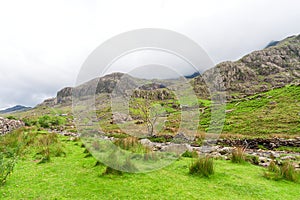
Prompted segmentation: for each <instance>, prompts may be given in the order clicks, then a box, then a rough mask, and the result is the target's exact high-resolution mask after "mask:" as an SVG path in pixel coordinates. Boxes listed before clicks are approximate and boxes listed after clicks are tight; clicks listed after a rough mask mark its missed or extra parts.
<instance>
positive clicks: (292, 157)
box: [280, 155, 295, 160]
mask: <svg viewBox="0 0 300 200" xmlns="http://www.w3.org/2000/svg"><path fill="white" fill-rule="evenodd" d="M280 159H281V160H295V157H294V156H290V155H287V156H284V157H281V158H280Z"/></svg>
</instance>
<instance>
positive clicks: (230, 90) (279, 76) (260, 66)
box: [192, 35, 300, 99]
mask: <svg viewBox="0 0 300 200" xmlns="http://www.w3.org/2000/svg"><path fill="white" fill-rule="evenodd" d="M216 72H217V73H216ZM205 80H209V82H210V83H211V84H212V85H213V86H214V87H215V88H219V89H224V90H226V92H227V97H228V99H232V98H242V97H245V96H249V95H253V94H257V93H260V92H265V91H269V90H272V89H274V88H281V87H283V86H285V85H288V84H299V82H300V35H298V36H292V37H288V38H286V39H284V40H282V41H280V42H278V43H277V44H276V45H275V46H270V47H268V48H265V49H263V50H259V51H254V52H252V53H250V54H248V55H246V56H244V57H242V58H241V59H239V60H238V61H235V62H231V61H227V62H222V63H220V64H218V65H217V66H215V67H214V68H212V69H209V70H207V71H206V72H204V73H203V74H202V75H201V76H198V77H196V78H194V80H193V82H192V84H193V86H194V89H195V91H196V93H197V94H198V95H199V96H207V95H208V91H207V87H204V86H205Z"/></svg>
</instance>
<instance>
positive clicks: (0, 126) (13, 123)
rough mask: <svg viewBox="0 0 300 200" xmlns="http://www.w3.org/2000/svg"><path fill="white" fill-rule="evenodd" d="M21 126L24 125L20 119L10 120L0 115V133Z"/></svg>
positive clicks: (2, 133)
mask: <svg viewBox="0 0 300 200" xmlns="http://www.w3.org/2000/svg"><path fill="white" fill-rule="evenodd" d="M22 126H25V124H24V122H22V121H20V120H10V119H5V118H2V117H0V135H4V134H6V133H8V132H10V131H13V130H15V129H17V128H20V127H22Z"/></svg>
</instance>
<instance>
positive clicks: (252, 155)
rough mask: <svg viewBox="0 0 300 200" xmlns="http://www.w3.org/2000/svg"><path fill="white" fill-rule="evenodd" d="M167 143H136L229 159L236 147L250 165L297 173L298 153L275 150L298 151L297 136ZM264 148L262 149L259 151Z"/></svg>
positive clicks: (178, 139) (179, 138) (299, 166)
mask: <svg viewBox="0 0 300 200" xmlns="http://www.w3.org/2000/svg"><path fill="white" fill-rule="evenodd" d="M60 134H62V135H65V136H70V137H71V138H74V137H79V135H78V134H76V133H68V132H61V133H60ZM169 137H170V136H168V139H171V140H172V141H171V142H152V141H151V140H149V139H141V140H140V142H141V143H142V144H143V145H144V146H147V147H148V148H151V149H152V150H153V151H162V152H164V151H173V152H174V151H175V152H176V151H177V152H181V153H182V152H184V151H190V152H193V151H195V152H197V154H198V155H199V156H200V155H209V156H211V157H213V158H216V159H224V160H229V159H230V158H231V156H232V152H233V151H234V150H235V149H236V148H242V149H243V150H244V154H245V157H246V158H248V159H252V160H253V162H252V163H253V164H256V165H259V166H263V167H267V166H269V164H270V162H271V161H272V160H273V161H274V162H275V163H277V164H279V165H280V164H281V163H283V162H285V161H291V162H292V163H293V165H294V166H295V168H296V169H297V170H300V152H292V151H278V150H276V148H279V147H292V148H294V150H297V149H299V150H300V137H296V138H294V139H284V138H270V139H262V138H256V139H243V140H241V139H217V140H204V141H203V142H202V145H198V144H196V143H195V142H194V141H190V140H189V138H187V137H185V136H184V134H177V135H176V136H174V137H172V138H169ZM100 138H101V139H104V140H110V141H114V140H116V139H117V138H113V137H109V136H105V135H102V134H100V135H99V139H100ZM261 148H264V149H261Z"/></svg>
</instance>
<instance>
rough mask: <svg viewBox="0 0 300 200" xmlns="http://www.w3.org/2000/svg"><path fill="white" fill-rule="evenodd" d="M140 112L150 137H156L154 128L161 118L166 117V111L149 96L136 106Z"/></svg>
mask: <svg viewBox="0 0 300 200" xmlns="http://www.w3.org/2000/svg"><path fill="white" fill-rule="evenodd" d="M135 107H136V108H137V109H138V110H139V117H140V118H141V119H142V120H143V121H144V122H145V123H146V125H147V130H148V135H149V136H153V135H154V127H155V124H156V122H157V120H158V118H159V117H162V116H164V114H165V109H164V108H163V107H162V106H161V105H160V104H158V103H155V102H154V101H152V100H151V99H150V98H149V95H148V94H147V95H146V96H145V97H144V98H142V99H140V101H138V102H137V103H136V104H135Z"/></svg>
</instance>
